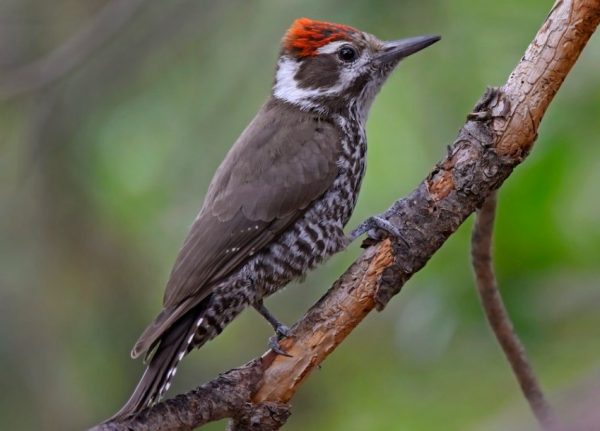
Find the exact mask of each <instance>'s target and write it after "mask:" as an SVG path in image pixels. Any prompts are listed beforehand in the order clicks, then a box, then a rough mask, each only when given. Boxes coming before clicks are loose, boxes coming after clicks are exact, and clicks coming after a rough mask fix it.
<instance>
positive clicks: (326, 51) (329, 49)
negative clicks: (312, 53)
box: [317, 40, 348, 54]
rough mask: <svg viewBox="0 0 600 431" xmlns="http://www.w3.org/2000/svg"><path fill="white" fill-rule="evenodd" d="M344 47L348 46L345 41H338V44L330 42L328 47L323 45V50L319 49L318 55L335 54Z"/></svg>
mask: <svg viewBox="0 0 600 431" xmlns="http://www.w3.org/2000/svg"><path fill="white" fill-rule="evenodd" d="M342 45H348V42H347V41H345V40H338V41H336V42H330V43H328V44H327V45H323V46H322V47H321V48H319V49H317V54H333V53H334V52H336V51H337V50H338V49H339V48H340V46H342Z"/></svg>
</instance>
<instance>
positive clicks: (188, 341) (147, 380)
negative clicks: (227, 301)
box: [106, 307, 208, 422]
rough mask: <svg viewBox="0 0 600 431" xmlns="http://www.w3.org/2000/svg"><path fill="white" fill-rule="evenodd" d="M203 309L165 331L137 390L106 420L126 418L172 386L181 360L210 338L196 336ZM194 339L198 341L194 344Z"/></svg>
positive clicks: (190, 314) (197, 310)
mask: <svg viewBox="0 0 600 431" xmlns="http://www.w3.org/2000/svg"><path fill="white" fill-rule="evenodd" d="M203 311H204V310H202V309H200V310H199V309H198V307H196V308H195V309H192V310H190V311H189V312H188V313H187V314H185V315H184V316H183V317H182V318H180V319H179V320H178V321H176V322H175V323H174V324H173V326H171V327H170V328H169V329H168V330H167V331H166V332H165V334H164V335H163V336H162V337H161V338H160V342H159V344H158V347H157V348H156V351H155V352H154V353H153V354H152V355H151V358H150V360H149V363H148V366H147V368H146V371H144V375H143V376H142V378H141V379H140V382H139V383H138V385H137V386H136V388H135V391H134V392H133V394H132V395H131V397H130V398H129V400H128V401H127V402H126V403H125V405H124V406H123V407H122V408H121V409H120V410H119V411H118V412H117V413H116V414H115V415H114V416H112V417H111V418H110V419H108V420H107V421H106V422H108V421H112V420H119V419H124V418H126V417H127V416H131V415H133V414H135V413H137V412H139V411H140V410H143V409H144V408H146V407H148V406H151V405H153V404H155V403H157V402H158V401H159V400H160V398H161V397H162V395H163V394H164V393H165V392H166V391H167V390H168V389H169V386H171V380H172V379H173V377H174V376H175V373H176V372H177V365H178V364H179V361H181V359H182V358H183V357H184V356H185V355H186V354H187V353H189V352H190V350H192V349H193V348H194V347H196V345H197V344H203V342H204V341H207V340H199V339H198V337H197V336H196V333H197V331H198V329H199V327H200V325H202V322H203V318H202V315H203ZM204 333H205V332H204ZM194 338H196V343H194V345H192V342H193V341H194ZM206 338H208V337H206Z"/></svg>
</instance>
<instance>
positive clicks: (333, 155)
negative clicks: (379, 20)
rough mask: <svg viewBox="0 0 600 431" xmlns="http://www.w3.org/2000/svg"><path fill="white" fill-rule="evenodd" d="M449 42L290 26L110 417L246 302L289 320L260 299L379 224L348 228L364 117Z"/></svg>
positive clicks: (154, 392)
mask: <svg viewBox="0 0 600 431" xmlns="http://www.w3.org/2000/svg"><path fill="white" fill-rule="evenodd" d="M439 39H440V36H438V35H425V36H417V37H411V38H407V39H401V40H393V41H382V40H379V39H378V38H377V37H375V36H373V35H372V34H370V33H367V32H363V31H360V30H357V29H356V28H353V27H350V26H347V25H342V24H334V23H330V22H325V21H318V20H313V19H309V18H300V19H297V20H295V21H294V22H293V23H292V25H291V26H290V27H289V29H288V30H287V31H286V33H285V35H284V37H283V39H282V42H281V49H280V52H279V56H278V59H277V64H276V70H275V78H274V81H273V86H272V91H271V94H270V95H269V96H268V98H267V100H266V102H265V103H264V104H263V105H262V107H261V108H260V109H259V111H258V113H257V114H256V116H255V117H254V119H253V120H252V121H251V122H250V124H249V125H248V126H247V127H246V129H245V130H244V131H243V132H242V134H241V135H240V137H239V138H238V139H237V140H236V142H235V143H234V145H233V146H232V147H231V149H230V150H229V152H228V153H227V155H226V156H225V158H224V160H223V161H222V163H221V164H220V166H219V167H218V169H217V170H216V172H215V174H214V177H213V179H212V181H211V182H210V185H209V187H208V190H207V193H206V195H205V199H204V203H203V205H202V207H201V209H200V211H199V213H198V215H197V217H196V219H195V220H194V222H193V224H192V226H191V228H190V231H189V233H188V235H187V237H186V239H185V241H184V244H183V246H182V248H181V250H180V252H179V254H178V255H177V258H176V260H175V263H174V266H173V269H172V271H171V273H170V276H169V279H168V282H167V285H166V289H165V293H164V298H163V306H162V311H160V313H159V314H158V315H157V316H156V318H155V319H154V320H153V321H152V323H151V324H150V325H149V326H148V327H147V328H146V330H145V331H144V332H143V333H142V335H141V336H140V337H139V339H138V341H137V342H136V343H135V345H134V347H133V349H132V351H131V356H132V358H134V359H135V358H138V357H140V356H141V355H143V354H145V355H146V357H145V361H146V364H147V366H146V370H145V372H144V374H143V376H142V378H141V380H140V381H139V383H138V385H137V387H136V388H135V390H134V392H133V394H132V395H131V397H130V398H129V400H128V401H127V402H126V403H125V405H124V406H123V407H122V408H121V409H120V410H119V411H118V412H117V413H116V414H115V415H114V416H113V417H112V418H111V420H115V419H119V418H125V417H128V416H131V415H133V414H135V413H137V412H139V411H140V410H142V409H144V408H146V407H148V406H151V405H153V404H155V403H157V402H158V401H160V399H161V397H162V396H163V395H164V393H165V392H166V391H167V390H168V389H169V386H170V385H171V382H172V380H173V377H174V376H175V374H176V371H177V365H178V364H179V362H180V361H181V360H182V359H183V357H184V356H185V355H187V354H188V353H189V352H190V351H191V350H193V349H194V348H199V347H201V346H202V345H204V344H205V343H206V342H207V341H209V340H211V339H213V338H214V337H216V336H217V335H218V334H219V333H221V331H222V330H223V329H224V327H225V326H226V325H227V324H228V323H230V322H231V321H232V320H233V319H234V318H235V317H236V316H237V315H239V314H240V313H241V312H242V311H243V310H244V309H245V308H247V307H254V308H255V309H256V310H257V311H259V312H260V314H262V315H263V316H264V317H265V318H266V320H267V321H268V322H269V323H270V324H271V325H272V326H273V328H274V329H275V336H274V337H271V339H270V341H269V346H270V347H271V349H272V350H274V351H275V352H276V353H279V354H284V355H285V354H286V352H284V351H282V350H281V349H280V348H279V345H278V341H279V340H280V339H281V338H283V337H285V336H286V335H287V334H288V331H289V329H288V328H287V327H286V326H285V325H283V324H281V323H280V322H279V321H278V320H277V319H276V318H275V317H274V316H273V315H272V314H271V313H270V312H269V311H268V310H267V308H266V307H265V305H264V304H263V299H264V298H266V297H268V296H269V295H271V294H273V293H275V292H276V291H278V290H280V289H281V288H282V287H284V286H285V285H287V284H288V283H289V282H290V281H292V280H295V279H299V278H301V277H302V276H303V275H304V274H305V273H306V272H307V271H308V270H310V269H313V268H314V267H315V266H317V265H318V264H320V263H322V262H323V261H325V260H326V259H327V258H328V257H330V256H331V255H333V254H335V253H337V252H339V251H341V250H344V249H345V248H346V247H347V246H348V244H349V243H350V242H352V241H353V240H354V239H356V238H357V237H359V236H360V235H362V234H364V233H365V232H369V231H372V230H373V229H380V230H384V231H387V232H389V233H390V234H397V235H399V232H398V231H397V229H396V228H395V227H394V226H392V225H390V223H389V222H388V221H387V220H385V219H384V218H383V217H380V216H372V217H369V218H368V219H367V220H366V221H365V222H363V223H361V224H360V226H359V227H358V228H357V229H355V230H354V231H352V233H351V234H350V235H346V234H345V233H344V228H345V226H346V224H347V222H348V221H349V219H350V216H351V215H352V212H353V210H354V207H355V205H356V201H357V197H358V193H359V190H360V186H361V182H362V179H363V176H364V173H365V168H366V152H367V139H366V132H365V123H366V121H367V116H368V113H369V110H370V107H371V105H372V103H373V101H374V99H375V96H376V95H377V93H378V92H379V90H380V88H381V87H382V85H383V83H384V82H385V81H386V79H387V78H388V76H390V74H391V72H392V71H393V70H394V69H395V68H396V66H397V65H398V63H399V62H400V61H401V60H402V59H404V58H406V57H408V56H409V55H411V54H414V53H416V52H418V51H420V50H422V49H424V48H426V47H428V46H430V45H432V44H433V43H435V42H437V41H438V40H439Z"/></svg>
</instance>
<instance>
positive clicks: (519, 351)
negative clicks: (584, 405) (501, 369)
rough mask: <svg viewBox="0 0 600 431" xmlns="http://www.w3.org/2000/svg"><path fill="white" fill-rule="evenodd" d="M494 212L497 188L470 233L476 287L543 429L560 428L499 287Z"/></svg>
mask: <svg viewBox="0 0 600 431" xmlns="http://www.w3.org/2000/svg"><path fill="white" fill-rule="evenodd" d="M495 214H496V192H493V193H492V194H491V195H490V196H489V197H488V198H487V199H486V201H485V202H484V204H483V206H482V207H481V209H479V210H478V211H477V215H476V217H475V226H474V227H473V236H472V237H471V257H472V259H473V269H474V270H475V280H476V284H477V291H478V292H479V297H480V298H481V304H482V306H483V309H484V311H485V314H486V317H487V319H488V322H489V324H490V326H491V328H492V331H493V332H494V335H495V336H496V339H497V340H498V343H499V344H500V346H501V347H502V350H503V351H504V354H505V355H506V358H507V359H508V362H509V363H510V366H511V367H512V369H513V372H514V373H515V377H516V378H517V381H518V382H519V385H520V386H521V390H522V391H523V395H524V396H525V398H526V399H527V402H528V403H529V406H530V407H531V410H532V411H533V414H534V415H535V417H536V418H537V420H538V421H539V423H540V425H541V426H542V428H543V429H544V430H552V431H556V430H559V429H561V428H560V426H559V422H558V419H557V417H556V415H555V414H554V411H553V410H552V407H551V406H550V404H549V403H548V401H547V400H546V398H545V397H544V393H543V392H542V388H541V387H540V384H539V382H538V379H537V377H536V375H535V372H534V371H533V367H532V366H531V363H530V361H529V359H528V358H527V354H526V353H525V348H524V347H523V343H521V340H520V339H519V336H518V335H517V334H516V333H515V330H514V327H513V324H512V322H511V319H510V316H509V315H508V312H507V311H506V307H505V306H504V302H503V301H502V295H501V294H500V291H499V290H498V284H497V282H496V277H495V275H494V268H493V264H492V252H491V249H492V233H493V230H494V218H495Z"/></svg>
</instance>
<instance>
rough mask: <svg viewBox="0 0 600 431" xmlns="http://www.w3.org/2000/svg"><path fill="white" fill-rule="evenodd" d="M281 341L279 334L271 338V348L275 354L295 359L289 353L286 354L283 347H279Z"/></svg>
mask: <svg viewBox="0 0 600 431" xmlns="http://www.w3.org/2000/svg"><path fill="white" fill-rule="evenodd" d="M280 340H281V338H280V337H279V335H278V334H276V335H273V336H272V337H269V348H270V349H271V350H272V351H274V352H275V353H277V354H278V355H281V356H286V357H288V358H292V357H293V356H292V355H290V354H289V353H288V352H286V351H285V350H283V349H282V348H281V346H280V345H279V341H280Z"/></svg>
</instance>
